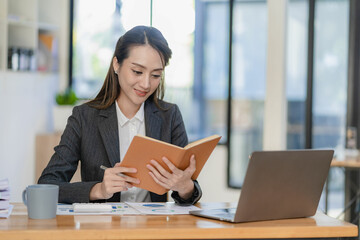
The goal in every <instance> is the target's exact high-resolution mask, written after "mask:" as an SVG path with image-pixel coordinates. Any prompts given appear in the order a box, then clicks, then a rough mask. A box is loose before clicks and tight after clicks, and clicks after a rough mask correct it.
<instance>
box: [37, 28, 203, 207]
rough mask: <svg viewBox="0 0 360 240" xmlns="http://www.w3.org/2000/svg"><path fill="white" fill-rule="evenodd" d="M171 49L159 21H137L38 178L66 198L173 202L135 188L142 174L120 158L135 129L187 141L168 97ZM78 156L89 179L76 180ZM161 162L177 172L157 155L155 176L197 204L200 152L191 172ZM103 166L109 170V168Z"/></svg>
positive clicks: (153, 168)
mask: <svg viewBox="0 0 360 240" xmlns="http://www.w3.org/2000/svg"><path fill="white" fill-rule="evenodd" d="M171 54H172V52H171V50H170V48H169V47H168V44H167V41H166V40H165V38H164V37H163V35H162V34H161V32H160V31H159V30H157V29H156V28H153V27H146V26H137V27H134V28H133V29H131V30H129V31H128V32H126V33H125V34H124V35H123V36H122V37H121V38H120V39H119V40H118V42H117V44H116V49H115V52H114V56H113V59H112V61H111V64H110V67H109V70H108V73H107V76H106V78H105V81H104V84H103V86H102V88H101V90H100V92H99V94H98V95H97V96H96V98H95V99H94V100H92V101H90V102H88V103H85V104H83V105H80V106H77V107H74V109H73V113H72V115H71V116H70V117H69V119H68V123H67V126H66V128H65V130H64V133H63V135H62V137H61V141H60V144H59V145H58V146H57V147H55V153H54V155H53V156H52V158H51V160H50V162H49V164H48V166H47V167H46V168H45V169H44V171H43V173H42V175H41V176H40V178H39V181H38V183H49V184H56V185H59V187H60V191H59V202H64V203H74V202H89V201H104V200H105V201H109V202H118V201H133V202H148V201H153V202H164V201H167V194H164V195H157V194H155V193H152V192H148V191H146V190H144V189H140V188H136V187H134V186H135V185H136V184H137V183H139V181H140V180H139V179H136V178H132V177H129V176H125V175H122V173H132V172H136V169H135V168H125V167H120V165H119V162H120V161H121V160H122V159H123V157H124V155H125V153H126V151H127V149H128V147H129V145H130V142H131V140H132V138H133V137H134V136H135V135H136V134H142V135H147V136H149V137H153V138H156V139H159V140H162V141H165V142H168V143H171V144H175V145H178V146H181V147H184V146H185V145H187V143H188V139H187V135H186V131H185V126H184V123H183V120H182V117H181V113H180V111H179V109H178V107H177V106H176V105H175V104H170V103H167V102H164V101H162V98H163V96H164V70H165V66H166V65H167V64H168V63H169V59H170V57H171ZM79 161H81V177H82V182H76V183H70V180H71V178H72V176H73V175H74V173H75V171H76V169H77V165H78V162H79ZM162 161H164V163H165V164H167V165H168V167H169V169H171V172H168V171H166V170H165V169H164V168H162V167H161V165H160V164H159V163H158V162H156V161H154V160H152V161H151V164H149V165H147V168H148V169H149V174H150V175H151V176H152V178H153V179H154V181H155V182H156V183H157V184H160V185H161V186H163V187H165V188H167V189H170V190H172V191H173V193H172V195H171V196H172V198H173V199H174V200H175V202H177V203H179V204H194V203H195V202H197V201H198V200H199V199H200V197H201V189H200V186H199V184H198V183H197V182H196V181H193V180H191V176H192V174H193V173H194V171H195V156H192V157H191V159H190V165H189V166H188V168H186V169H185V170H184V171H182V170H180V169H177V168H176V167H175V166H174V165H173V164H172V163H171V162H170V161H169V160H168V159H167V158H166V156H164V157H163V159H162ZM101 165H104V166H109V168H107V169H106V170H105V172H104V171H103V170H101V169H100V168H99V167H100V166H101ZM110 166H111V167H110Z"/></svg>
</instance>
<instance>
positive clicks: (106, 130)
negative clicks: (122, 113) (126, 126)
mask: <svg viewBox="0 0 360 240" xmlns="http://www.w3.org/2000/svg"><path fill="white" fill-rule="evenodd" d="M99 115H100V121H99V131H100V135H101V137H102V140H103V143H104V146H105V149H106V152H107V154H108V157H109V161H110V164H111V166H114V165H115V164H116V163H118V162H120V150H119V130H118V120H117V116H116V108H115V104H113V105H111V106H110V107H109V108H107V109H104V110H100V113H99Z"/></svg>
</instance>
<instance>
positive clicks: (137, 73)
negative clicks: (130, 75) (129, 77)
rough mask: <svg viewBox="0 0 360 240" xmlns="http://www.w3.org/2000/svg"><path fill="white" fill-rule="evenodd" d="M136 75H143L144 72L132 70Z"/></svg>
mask: <svg viewBox="0 0 360 240" xmlns="http://www.w3.org/2000/svg"><path fill="white" fill-rule="evenodd" d="M132 71H133V72H134V73H135V74H136V75H141V74H142V72H140V71H136V70H132Z"/></svg>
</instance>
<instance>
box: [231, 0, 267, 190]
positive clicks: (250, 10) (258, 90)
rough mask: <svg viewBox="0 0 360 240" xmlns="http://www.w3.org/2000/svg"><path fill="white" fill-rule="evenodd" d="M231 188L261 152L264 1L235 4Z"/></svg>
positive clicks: (265, 20) (263, 77)
mask: <svg viewBox="0 0 360 240" xmlns="http://www.w3.org/2000/svg"><path fill="white" fill-rule="evenodd" d="M232 31H233V38H232V46H233V47H232V56H233V57H232V104H231V105H232V108H231V116H232V119H231V139H230V149H229V151H230V158H229V186H231V187H237V188H238V187H241V186H242V183H243V180H244V177H245V173H246V169H247V164H248V158H249V155H250V154H251V153H252V152H253V151H255V150H261V149H262V141H263V116H264V99H265V86H266V84H265V82H266V44H267V41H266V39H267V7H266V2H265V1H235V4H234V9H233V28H232Z"/></svg>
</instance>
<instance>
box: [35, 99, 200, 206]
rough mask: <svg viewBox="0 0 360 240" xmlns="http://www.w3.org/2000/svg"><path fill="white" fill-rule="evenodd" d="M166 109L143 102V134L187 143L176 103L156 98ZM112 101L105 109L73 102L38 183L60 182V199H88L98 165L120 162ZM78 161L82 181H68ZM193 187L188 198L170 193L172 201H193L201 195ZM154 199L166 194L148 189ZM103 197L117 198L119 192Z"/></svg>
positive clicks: (100, 173)
mask: <svg viewBox="0 0 360 240" xmlns="http://www.w3.org/2000/svg"><path fill="white" fill-rule="evenodd" d="M159 104H160V106H161V107H162V108H164V109H165V110H162V109H159V108H158V107H157V106H156V105H155V103H153V101H151V100H147V101H146V102H145V107H144V110H145V131H146V135H147V136H149V137H152V138H155V139H159V140H162V141H165V142H168V143H172V144H175V145H177V146H181V147H184V146H185V145H187V143H188V138H187V135H186V131H185V126H184V122H183V120H182V116H181V113H180V111H179V108H178V107H177V106H176V105H175V104H170V103H166V102H164V101H159ZM115 107H116V106H115V104H112V105H111V106H110V107H109V108H107V109H104V110H98V109H95V108H92V107H90V106H89V105H88V104H86V103H85V104H83V105H80V106H76V107H74V109H73V112H72V115H71V116H70V117H69V119H68V122H67V125H66V128H65V130H64V133H63V135H62V136H61V140H60V144H59V145H58V146H56V147H55V148H54V150H55V153H54V154H53V156H52V157H51V159H50V162H49V163H48V165H47V167H46V168H45V169H44V171H43V172H42V174H41V176H40V178H39V181H38V183H42V184H45V183H47V184H56V185H58V186H59V202H63V203H74V202H89V201H90V200H89V195H90V190H91V188H92V187H93V186H94V185H95V184H96V183H99V182H101V181H102V179H103V176H104V170H101V169H100V168H99V167H100V165H104V166H107V167H112V166H114V165H115V164H116V163H118V162H120V152H119V134H118V122H117V121H118V120H117V115H116V108H115ZM79 161H81V179H82V181H81V182H75V183H70V180H71V178H72V176H73V175H74V173H75V171H76V169H77V166H78V162H79ZM194 184H195V191H194V194H193V196H192V197H191V198H190V199H181V198H180V196H179V195H178V193H177V192H173V193H172V195H171V196H172V197H173V198H174V200H175V202H177V203H180V204H182V203H183V204H193V203H195V202H197V201H198V200H199V199H200V197H201V189H200V186H199V184H198V183H197V182H196V181H194ZM150 196H151V200H152V201H154V202H165V201H166V200H167V194H164V195H157V194H155V193H152V192H151V193H150ZM106 201H109V202H118V201H120V193H116V194H114V196H113V197H112V198H110V199H107V200H106Z"/></svg>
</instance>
